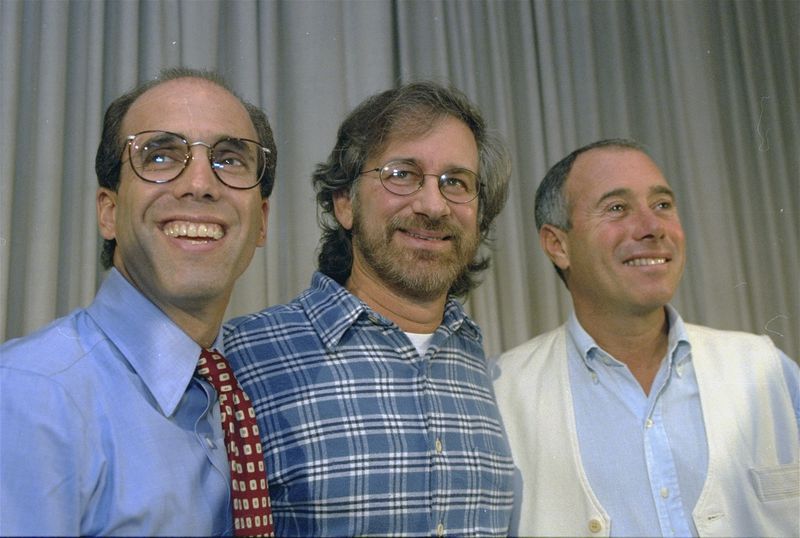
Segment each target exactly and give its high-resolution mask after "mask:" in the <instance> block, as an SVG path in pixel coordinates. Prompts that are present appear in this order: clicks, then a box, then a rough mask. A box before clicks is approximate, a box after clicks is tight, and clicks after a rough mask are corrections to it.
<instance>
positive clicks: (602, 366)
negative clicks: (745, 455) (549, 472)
mask: <svg viewBox="0 0 800 538" xmlns="http://www.w3.org/2000/svg"><path fill="white" fill-rule="evenodd" d="M667 313H668V316H669V326H670V329H669V342H668V351H667V355H666V358H665V360H664V361H663V362H662V364H661V367H660V369H659V371H658V373H657V374H656V377H655V379H654V381H653V384H652V386H651V388H650V393H649V394H645V393H644V390H643V389H642V387H641V385H640V384H639V382H638V381H637V380H636V379H635V378H634V377H633V374H631V372H630V370H629V369H628V367H627V366H626V365H625V364H623V363H622V362H620V361H618V360H616V359H615V358H614V357H612V356H611V355H609V354H607V353H606V352H605V351H603V350H602V349H601V348H600V347H599V346H598V345H597V344H596V343H595V341H594V340H593V339H592V337H591V336H589V334H588V333H587V332H586V331H585V330H584V329H583V328H582V327H581V325H580V323H579V322H578V320H577V318H576V317H575V314H574V313H573V314H572V315H571V316H570V319H569V320H568V321H567V332H568V335H569V336H568V338H567V360H568V364H569V376H570V384H571V387H572V395H573V405H574V409H575V418H576V426H577V430H578V442H579V444H580V451H581V458H582V461H583V466H584V469H585V471H586V475H587V477H588V479H589V483H590V484H591V487H592V490H593V491H594V492H595V494H596V495H597V498H598V500H599V501H600V504H601V505H602V506H603V508H605V510H606V511H607V512H608V514H609V516H610V517H611V521H612V525H611V535H612V536H654V535H658V536H697V535H698V533H697V529H696V528H695V526H694V523H693V521H692V511H693V509H694V506H695V505H696V504H697V500H698V498H699V496H700V492H701V490H702V488H703V484H704V482H705V478H706V471H707V468H708V453H707V445H708V444H707V439H706V431H705V426H704V424H703V413H702V409H701V406H700V396H699V389H698V385H697V379H696V377H695V371H694V366H693V363H692V354H691V344H690V343H689V341H688V340H687V336H686V329H685V327H684V324H683V320H682V319H681V317H680V316H679V315H678V313H677V311H676V310H675V309H673V308H672V307H670V306H667ZM781 359H782V361H783V366H784V368H783V370H784V376H785V378H786V383H787V385H788V387H789V391H790V394H791V398H792V403H793V405H794V408H795V413H796V415H797V416H798V417H800V375H799V374H798V372H799V371H800V370H798V368H797V365H796V364H794V363H793V362H792V361H791V360H790V359H789V358H788V357H786V356H785V355H783V354H782V357H781ZM798 421H799V422H800V418H798ZM533 479H534V480H535V477H534V478H533Z"/></svg>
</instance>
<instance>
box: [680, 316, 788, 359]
mask: <svg viewBox="0 0 800 538" xmlns="http://www.w3.org/2000/svg"><path fill="white" fill-rule="evenodd" d="M685 326H686V336H687V337H688V339H689V343H690V344H691V346H692V353H693V354H696V353H697V352H708V353H714V354H724V355H725V356H726V358H730V357H745V358H747V359H748V360H753V359H755V358H758V357H763V358H769V359H777V358H778V356H779V354H780V352H779V351H778V348H777V347H776V346H775V344H774V343H773V341H772V339H771V338H770V337H769V336H766V335H763V334H754V333H748V332H743V331H730V330H722V329H714V328H712V327H706V326H704V325H694V324H691V323H686V324H685Z"/></svg>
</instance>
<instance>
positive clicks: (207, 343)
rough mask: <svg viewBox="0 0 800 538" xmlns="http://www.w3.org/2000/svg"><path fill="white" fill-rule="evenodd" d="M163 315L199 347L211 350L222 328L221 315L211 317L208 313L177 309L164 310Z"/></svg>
mask: <svg viewBox="0 0 800 538" xmlns="http://www.w3.org/2000/svg"><path fill="white" fill-rule="evenodd" d="M159 307H160V308H162V310H164V313H165V314H167V316H169V318H170V319H171V320H172V321H174V322H175V324H176V325H177V326H178V327H180V328H181V329H182V330H183V332H185V333H186V334H188V335H189V337H190V338H191V339H192V340H194V341H195V342H197V343H198V344H199V345H200V347H204V348H207V349H208V348H211V347H212V346H213V345H214V341H215V340H216V339H217V336H218V335H219V328H220V327H221V326H222V317H223V316H222V315H211V314H210V313H208V312H186V311H184V310H179V309H168V308H167V309H165V308H163V307H162V306H161V305H159Z"/></svg>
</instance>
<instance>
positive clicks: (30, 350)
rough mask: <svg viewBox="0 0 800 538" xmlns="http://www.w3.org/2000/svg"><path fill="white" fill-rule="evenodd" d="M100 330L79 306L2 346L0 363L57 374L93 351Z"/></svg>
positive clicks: (18, 369)
mask: <svg viewBox="0 0 800 538" xmlns="http://www.w3.org/2000/svg"><path fill="white" fill-rule="evenodd" d="M92 332H94V333H95V334H94V335H93V334H91V333H92ZM98 332H99V331H98V329H97V328H96V327H93V323H92V321H91V319H90V318H89V316H88V315H86V311H85V310H82V309H81V310H75V311H74V312H72V313H70V314H69V315H67V316H64V317H63V318H59V319H57V320H55V321H53V322H52V323H50V324H49V325H46V326H45V327H42V328H41V329H39V330H37V331H36V332H33V333H31V334H29V335H27V336H23V337H21V338H15V339H13V340H9V341H8V342H5V343H4V344H3V345H2V346H0V367H2V368H3V369H8V370H14V371H20V372H29V373H31V374H40V375H53V374H55V373H58V372H61V371H63V370H65V369H67V368H70V367H71V366H72V365H74V364H75V363H76V362H77V361H79V360H80V359H82V358H83V357H84V356H86V355H87V354H89V353H90V351H91V348H92V347H93V346H94V345H95V344H96V340H97V338H96V336H97V333H98Z"/></svg>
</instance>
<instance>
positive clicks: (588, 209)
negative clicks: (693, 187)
mask: <svg viewBox="0 0 800 538" xmlns="http://www.w3.org/2000/svg"><path fill="white" fill-rule="evenodd" d="M565 189H566V193H567V200H568V202H569V209H570V215H571V222H572V228H571V229H570V230H569V231H563V230H559V229H556V228H553V227H552V226H549V225H547V226H546V227H543V229H542V234H541V238H542V244H543V246H544V248H545V250H546V251H547V252H548V255H549V256H550V258H551V260H553V262H554V263H555V264H556V265H558V266H559V267H560V268H561V269H562V270H563V271H564V272H565V275H566V281H567V285H568V287H569V291H570V293H571V294H572V299H573V303H574V305H575V310H576V312H577V313H578V314H579V317H580V314H581V313H582V312H585V313H592V314H594V315H598V314H600V315H615V314H625V315H637V316H641V315H645V314H649V313H653V312H655V311H657V310H658V309H660V308H662V307H663V306H664V305H665V304H666V303H668V302H669V301H670V299H671V298H672V296H673V295H674V293H675V290H676V288H677V286H678V282H679V281H680V278H681V275H682V273H683V267H684V262H685V245H684V235H683V229H682V227H681V223H680V219H679V217H678V212H677V210H676V207H675V200H674V196H673V194H672V191H671V190H670V188H669V185H668V184H667V182H666V180H665V179H664V176H663V175H662V174H661V171H660V170H659V169H658V167H657V166H656V165H655V163H654V162H653V161H652V160H651V159H650V158H649V157H648V156H647V155H645V154H644V153H642V152H640V151H637V150H632V149H627V148H615V147H608V148H599V149H592V150H589V151H587V152H586V153H583V154H581V155H579V156H578V158H577V159H576V160H575V163H574V165H573V167H572V170H571V171H570V173H569V176H568V177H567V181H566V185H565Z"/></svg>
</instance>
